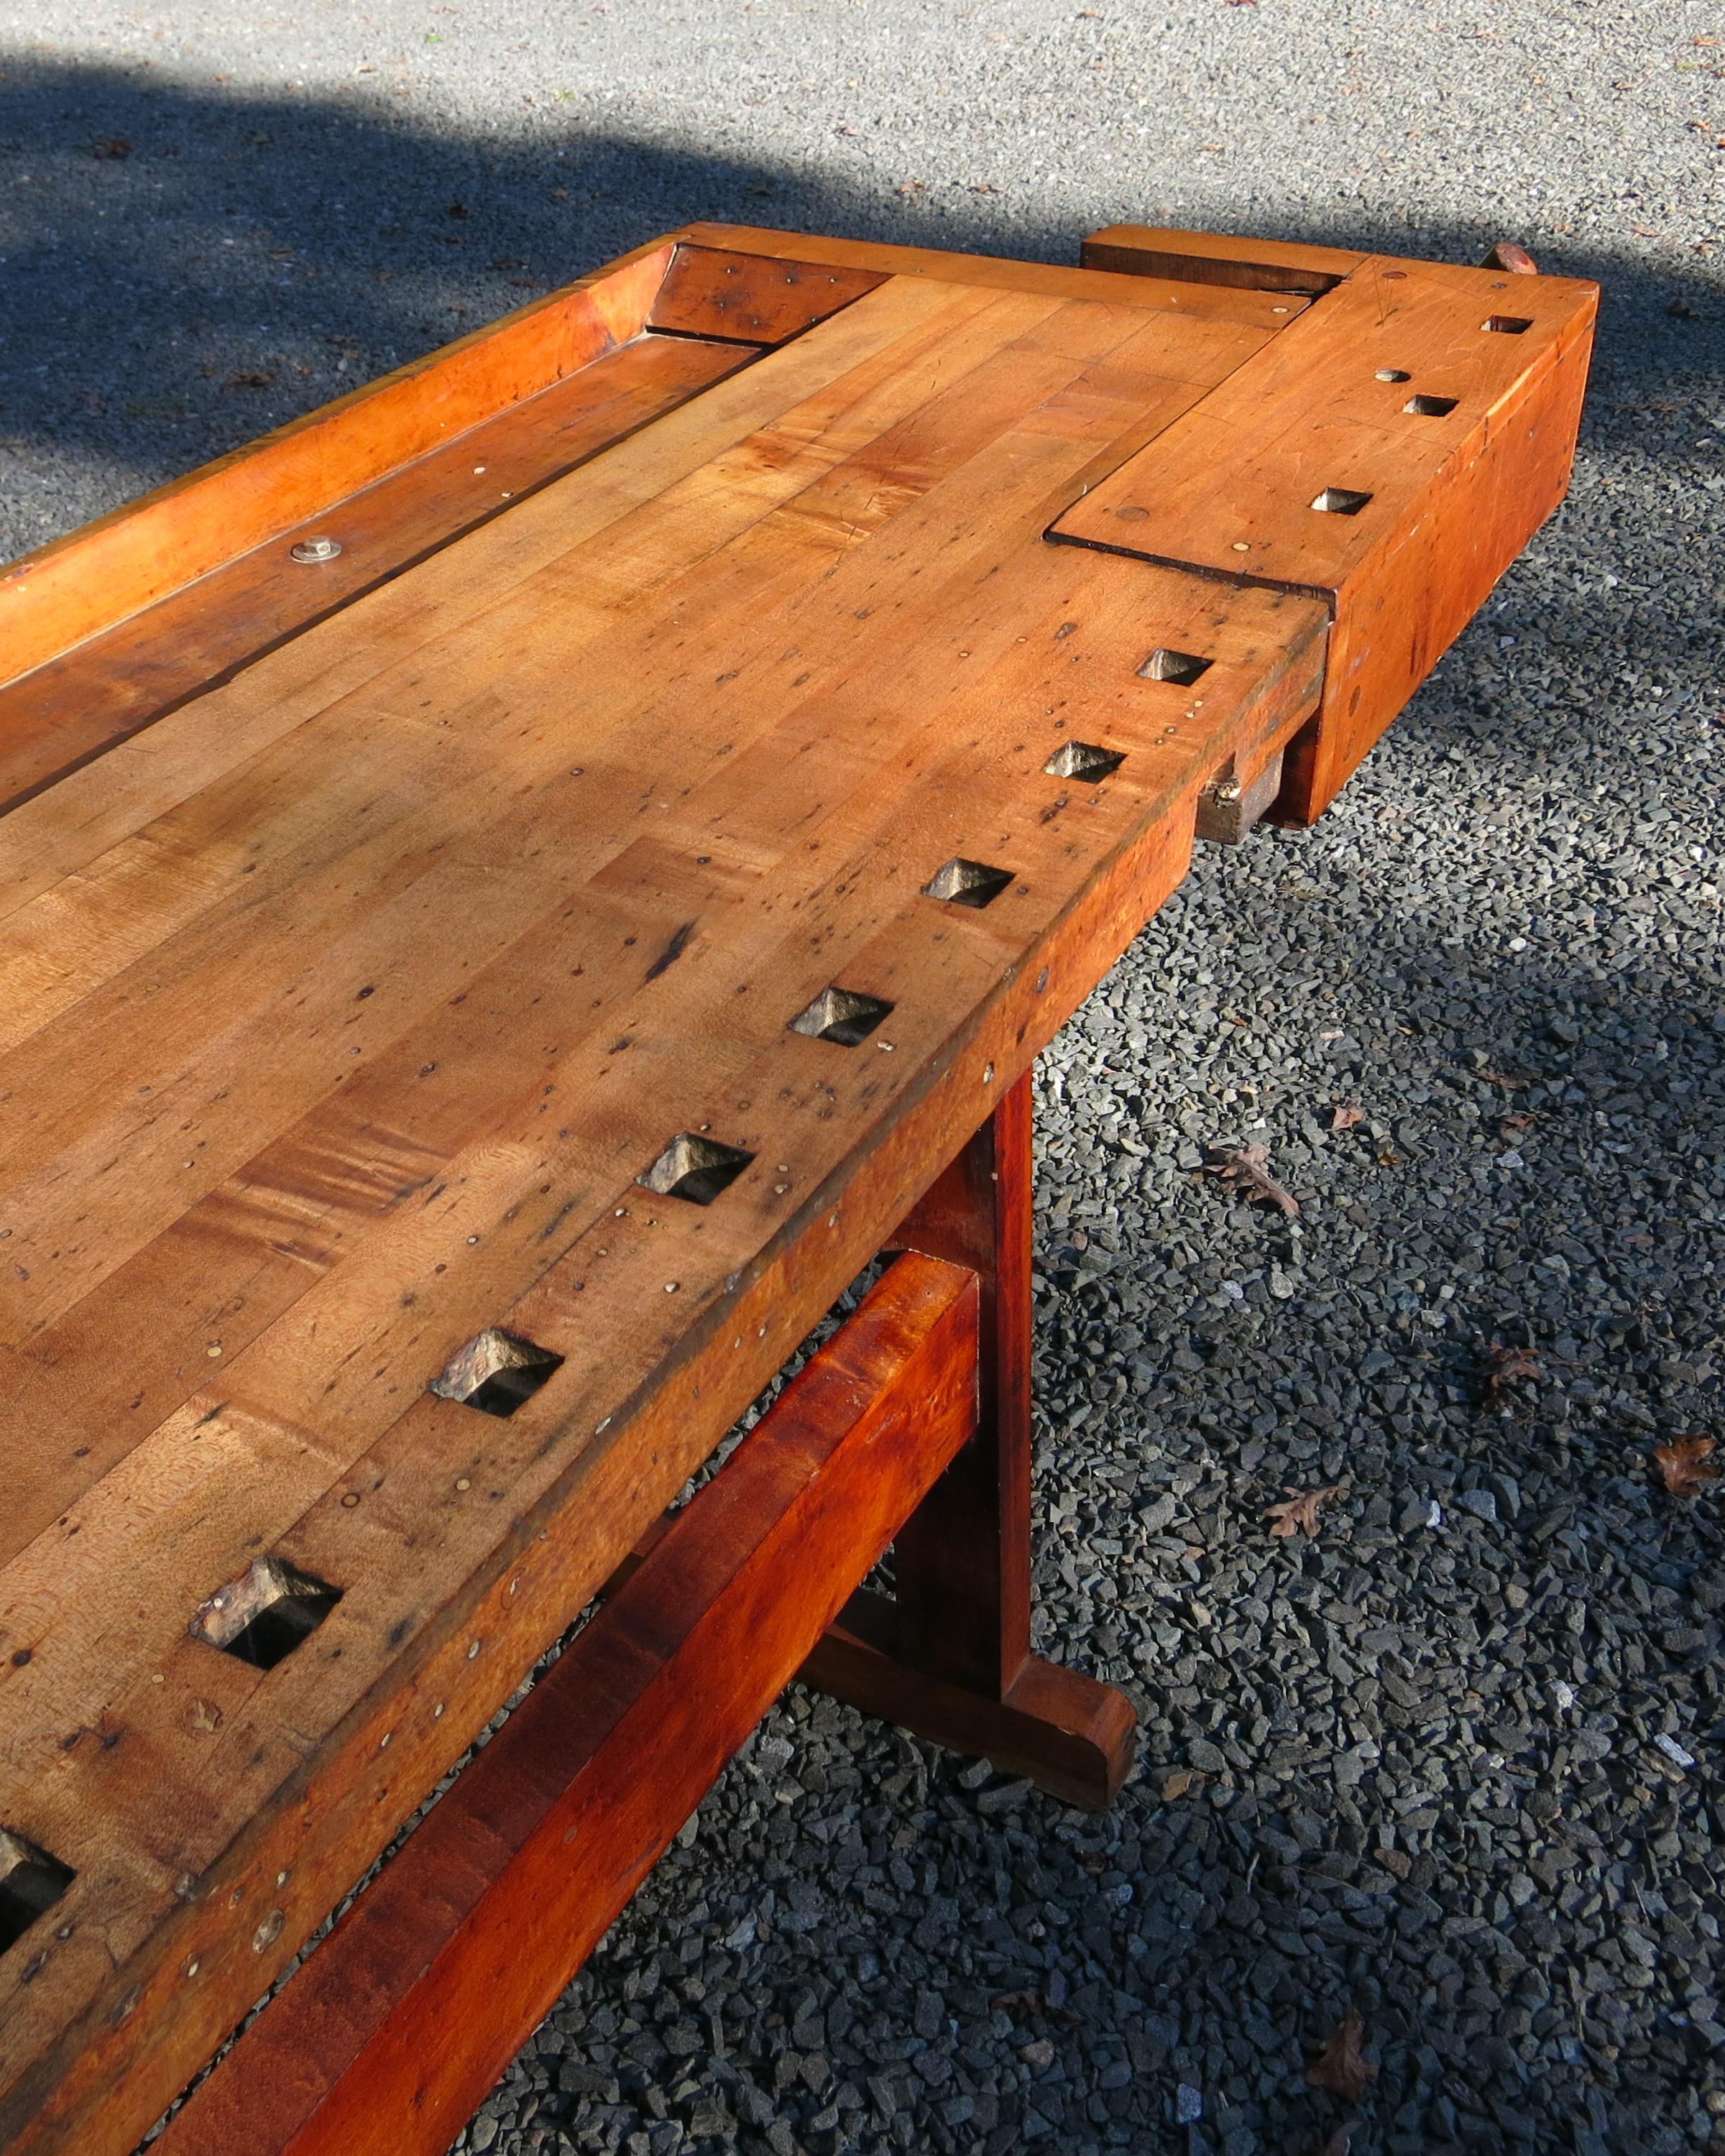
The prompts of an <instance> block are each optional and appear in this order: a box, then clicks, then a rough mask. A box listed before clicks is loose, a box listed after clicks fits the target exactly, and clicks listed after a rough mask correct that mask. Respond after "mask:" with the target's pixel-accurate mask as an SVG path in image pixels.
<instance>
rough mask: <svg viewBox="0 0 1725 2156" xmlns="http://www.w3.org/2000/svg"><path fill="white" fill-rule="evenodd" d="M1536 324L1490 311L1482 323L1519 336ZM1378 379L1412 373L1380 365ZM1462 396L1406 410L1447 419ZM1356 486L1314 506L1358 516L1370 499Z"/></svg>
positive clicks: (1422, 401) (1331, 492)
mask: <svg viewBox="0 0 1725 2156" xmlns="http://www.w3.org/2000/svg"><path fill="white" fill-rule="evenodd" d="M1532 326H1533V324H1532V320H1531V318H1530V317H1529V316H1526V315H1487V316H1486V319H1485V321H1482V322H1481V324H1480V327H1481V330H1482V331H1487V330H1488V331H1492V332H1494V333H1495V334H1496V335H1497V336H1522V334H1523V333H1524V332H1525V331H1527V330H1531V329H1532ZM1374 378H1375V379H1376V380H1377V381H1379V382H1411V381H1412V380H1413V377H1412V376H1411V375H1410V374H1409V372H1408V371H1407V369H1406V368H1405V367H1379V368H1378V372H1377V374H1376V376H1375V377H1374ZM1460 402H1461V399H1460V398H1457V397H1427V396H1423V395H1418V396H1413V397H1410V398H1409V399H1408V401H1407V403H1405V404H1404V405H1403V407H1402V409H1403V411H1404V412H1408V413H1412V414H1413V415H1414V418H1420V419H1447V418H1449V416H1450V413H1452V412H1453V411H1454V410H1455V407H1456V405H1457V404H1458V403H1460ZM1371 498H1372V497H1371V495H1369V494H1363V493H1361V492H1360V490H1358V488H1357V487H1351V486H1327V487H1325V488H1324V489H1323V490H1322V492H1321V493H1319V494H1317V495H1315V496H1314V497H1313V499H1312V507H1313V508H1314V509H1321V510H1324V511H1327V513H1328V514H1329V515H1331V516H1358V515H1359V513H1360V511H1361V510H1363V508H1364V507H1365V506H1366V504H1367V503H1368V501H1369V500H1371Z"/></svg>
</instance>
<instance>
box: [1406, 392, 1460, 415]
mask: <svg viewBox="0 0 1725 2156" xmlns="http://www.w3.org/2000/svg"><path fill="white" fill-rule="evenodd" d="M1458 402H1459V399H1457V398H1454V397H1410V398H1409V399H1408V401H1407V403H1405V404H1404V405H1403V407H1402V409H1403V411H1404V412H1417V413H1419V415H1420V418H1422V419H1442V418H1446V417H1447V416H1448V415H1449V413H1451V412H1453V411H1454V410H1455V406H1456V404H1457V403H1458Z"/></svg>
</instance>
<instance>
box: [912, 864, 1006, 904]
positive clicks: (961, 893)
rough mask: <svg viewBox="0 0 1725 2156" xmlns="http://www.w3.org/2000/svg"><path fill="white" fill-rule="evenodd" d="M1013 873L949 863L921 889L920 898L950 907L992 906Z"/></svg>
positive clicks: (977, 865)
mask: <svg viewBox="0 0 1725 2156" xmlns="http://www.w3.org/2000/svg"><path fill="white" fill-rule="evenodd" d="M1016 873H1017V871H1016V870H1013V869H991V868H989V867H988V865H986V864H985V863H983V862H982V861H967V860H950V861H948V862H947V865H946V866H945V867H944V868H943V869H937V870H936V871H935V873H934V875H932V877H931V878H930V879H929V880H928V881H927V883H926V884H924V885H923V886H922V896H924V897H925V898H943V899H945V901H947V905H949V906H992V905H993V903H994V901H995V900H996V899H997V898H999V896H1000V894H1001V892H1002V891H1004V890H1005V889H1006V886H1007V885H1009V883H1010V882H1011V881H1012V880H1013V877H1014V875H1015V874H1016Z"/></svg>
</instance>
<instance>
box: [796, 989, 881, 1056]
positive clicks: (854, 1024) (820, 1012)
mask: <svg viewBox="0 0 1725 2156" xmlns="http://www.w3.org/2000/svg"><path fill="white" fill-rule="evenodd" d="M891 1009H892V1005H891V1004H889V1003H883V1002H882V1001H881V1000H880V997H879V996H860V995H858V994H857V993H856V992H855V989H853V988H823V989H822V990H821V992H820V993H819V995H818V996H817V997H816V998H814V1002H813V1003H812V1004H810V1005H809V1008H808V1009H807V1010H805V1011H798V1014H797V1015H796V1016H795V1017H794V1018H793V1019H792V1020H791V1031H792V1032H793V1033H806V1034H808V1035H809V1039H811V1040H835V1041H837V1043H838V1044H839V1047H840V1048H855V1047H856V1046H857V1045H858V1044H859V1043H860V1042H862V1041H865V1040H866V1039H868V1037H869V1035H870V1034H871V1033H872V1032H873V1031H874V1030H875V1027H876V1026H877V1025H879V1024H880V1021H881V1019H883V1018H885V1017H886V1014H887V1013H888V1011H890V1010H891Z"/></svg>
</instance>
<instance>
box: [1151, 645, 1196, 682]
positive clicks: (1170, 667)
mask: <svg viewBox="0 0 1725 2156" xmlns="http://www.w3.org/2000/svg"><path fill="white" fill-rule="evenodd" d="M1212 665H1214V660H1209V659H1200V658H1199V656H1198V654H1197V653H1196V652H1194V651H1165V650H1164V651H1153V652H1152V653H1151V654H1150V656H1149V657H1148V658H1147V660H1145V661H1144V663H1143V665H1142V666H1141V667H1140V668H1139V669H1138V672H1139V673H1140V674H1141V675H1142V676H1143V678H1144V680H1147V681H1178V682H1182V683H1189V682H1193V681H1195V680H1197V679H1198V677H1199V675H1200V674H1208V673H1209V670H1210V668H1211V666H1212Z"/></svg>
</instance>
